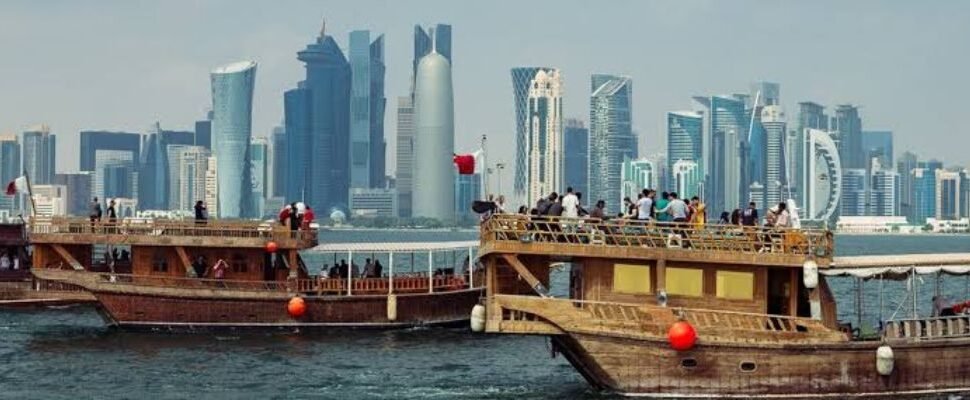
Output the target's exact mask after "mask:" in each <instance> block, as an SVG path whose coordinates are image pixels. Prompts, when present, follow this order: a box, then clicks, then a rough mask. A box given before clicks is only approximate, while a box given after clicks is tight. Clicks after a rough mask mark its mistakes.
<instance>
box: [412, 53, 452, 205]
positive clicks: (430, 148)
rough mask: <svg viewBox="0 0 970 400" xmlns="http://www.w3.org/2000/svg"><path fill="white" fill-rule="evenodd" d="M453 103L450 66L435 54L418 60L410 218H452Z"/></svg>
mask: <svg viewBox="0 0 970 400" xmlns="http://www.w3.org/2000/svg"><path fill="white" fill-rule="evenodd" d="M453 101H454V99H453V92H452V80H451V64H450V63H449V62H448V59H447V58H446V57H444V56H443V55H442V54H439V53H438V52H437V51H434V50H432V51H431V53H430V54H428V55H426V56H424V57H422V58H421V61H420V62H419V63H418V69H417V75H416V78H415V89H414V114H415V125H416V127H417V129H416V134H415V143H414V177H413V180H412V192H411V193H412V196H411V198H412V204H411V206H412V214H413V216H415V217H428V218H435V219H438V220H448V221H450V220H454V218H455V204H454V198H455V197H454V196H455V185H454V175H455V167H454V165H453V164H452V155H453V154H454V151H455V127H454V115H455V111H454V102H453Z"/></svg>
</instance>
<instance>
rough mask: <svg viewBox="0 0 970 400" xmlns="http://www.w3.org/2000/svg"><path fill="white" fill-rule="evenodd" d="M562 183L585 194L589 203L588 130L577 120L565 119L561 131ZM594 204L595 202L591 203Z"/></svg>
mask: <svg viewBox="0 0 970 400" xmlns="http://www.w3.org/2000/svg"><path fill="white" fill-rule="evenodd" d="M562 171H563V181H564V184H565V185H566V186H572V188H573V190H575V191H576V192H579V193H583V194H585V199H584V201H585V202H587V203H589V196H590V195H592V193H590V192H589V191H588V190H587V189H588V188H589V186H588V185H589V129H586V126H585V125H584V124H583V121H582V120H579V119H567V120H566V128H565V129H564V130H563V169H562ZM593 204H595V202H594V203H593Z"/></svg>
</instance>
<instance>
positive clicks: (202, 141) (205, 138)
mask: <svg viewBox="0 0 970 400" xmlns="http://www.w3.org/2000/svg"><path fill="white" fill-rule="evenodd" d="M194 144H195V145H196V146H202V147H205V148H207V149H209V150H212V111H209V112H208V113H206V119H204V120H201V121H195V143H194Z"/></svg>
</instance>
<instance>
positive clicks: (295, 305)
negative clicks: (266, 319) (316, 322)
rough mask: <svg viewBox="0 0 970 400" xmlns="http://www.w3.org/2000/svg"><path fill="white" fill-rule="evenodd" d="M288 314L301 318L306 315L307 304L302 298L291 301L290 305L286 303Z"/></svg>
mask: <svg viewBox="0 0 970 400" xmlns="http://www.w3.org/2000/svg"><path fill="white" fill-rule="evenodd" d="M286 312H287V313H289V314H290V316H291V317H293V318H300V317H302V316H303V314H306V302H305V301H303V298H302V297H294V298H292V299H290V302H289V303H286Z"/></svg>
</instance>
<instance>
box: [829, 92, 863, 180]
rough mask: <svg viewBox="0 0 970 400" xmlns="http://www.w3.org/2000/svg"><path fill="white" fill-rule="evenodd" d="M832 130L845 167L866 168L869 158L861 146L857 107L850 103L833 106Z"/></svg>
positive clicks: (860, 125)
mask: <svg viewBox="0 0 970 400" xmlns="http://www.w3.org/2000/svg"><path fill="white" fill-rule="evenodd" d="M832 131H833V132H834V135H835V139H836V143H837V144H838V146H839V157H841V158H842V163H843V166H844V167H845V168H866V164H867V162H868V161H867V160H868V159H869V158H868V157H867V156H866V154H865V151H863V148H862V119H860V118H859V108H858V107H856V106H854V105H851V104H842V105H839V106H836V107H835V117H834V118H832Z"/></svg>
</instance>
